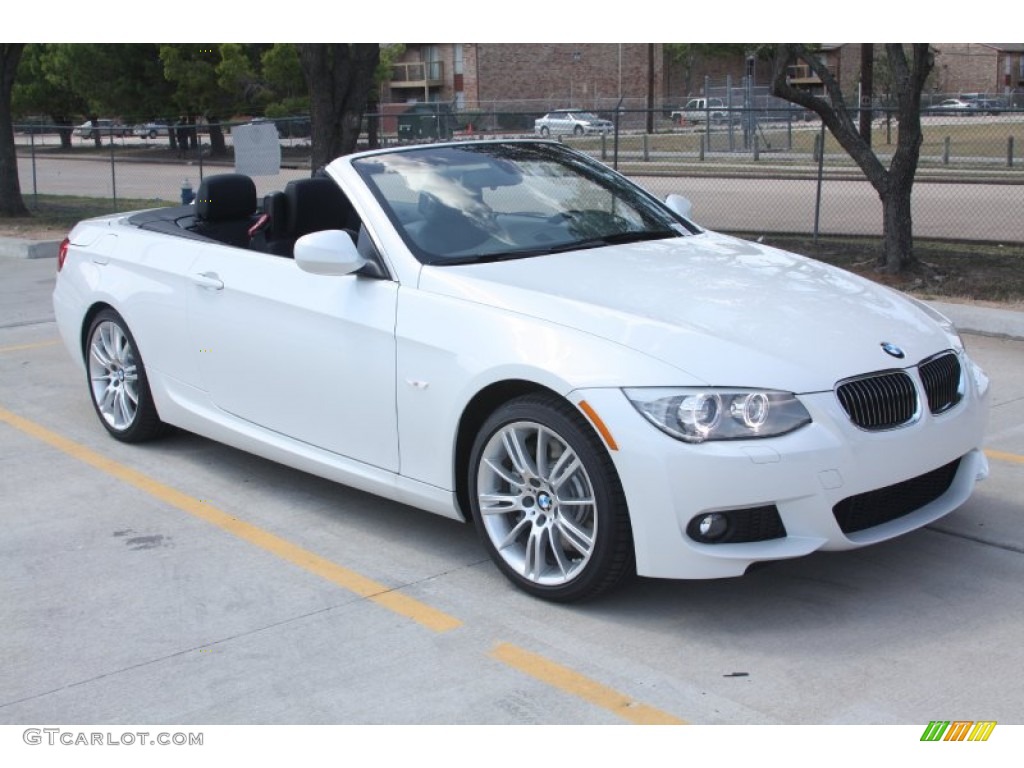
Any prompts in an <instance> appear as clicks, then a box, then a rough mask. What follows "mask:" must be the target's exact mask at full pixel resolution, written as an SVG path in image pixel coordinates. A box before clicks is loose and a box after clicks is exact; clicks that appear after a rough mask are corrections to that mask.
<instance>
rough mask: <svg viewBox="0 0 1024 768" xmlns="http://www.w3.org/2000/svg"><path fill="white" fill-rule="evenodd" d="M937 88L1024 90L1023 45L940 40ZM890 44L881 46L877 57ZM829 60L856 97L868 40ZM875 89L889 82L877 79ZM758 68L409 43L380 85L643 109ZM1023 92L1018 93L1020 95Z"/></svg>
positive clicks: (566, 50) (562, 46) (452, 97)
mask: <svg viewBox="0 0 1024 768" xmlns="http://www.w3.org/2000/svg"><path fill="white" fill-rule="evenodd" d="M933 47H934V50H935V69H934V72H933V74H932V77H931V81H930V82H929V85H928V88H927V91H928V92H929V93H932V94H936V95H937V94H952V95H956V94H960V93H985V94H991V95H1011V94H1022V93H1024V44H1021V43H936V44H934V46H933ZM883 51H884V48H883V46H882V45H880V44H878V45H876V46H875V56H876V60H877V58H878V57H879V56H880V55H881V54H882V52H883ZM819 55H820V57H821V59H822V60H823V61H824V62H825V64H826V65H827V66H828V67H829V68H830V69H831V70H832V72H833V73H834V74H836V75H837V76H838V78H839V82H840V85H841V87H842V89H843V91H844V93H846V94H849V95H850V96H854V95H855V94H856V92H857V84H858V82H859V80H860V59H861V48H860V43H824V44H822V45H821V48H820V53H819ZM875 71H876V83H875V94H876V96H877V95H879V94H880V93H881V88H883V87H884V86H883V85H882V83H879V82H878V78H879V77H880V74H879V72H880V68H879V67H877V66H876V70H875ZM747 74H752V75H753V78H754V81H755V82H756V83H757V84H758V85H760V86H767V85H768V84H769V82H770V80H771V68H770V64H769V62H767V61H763V60H756V59H752V58H748V57H747V56H745V55H743V54H734V55H723V56H704V55H701V54H700V53H699V51H698V52H697V53H695V54H693V55H691V56H688V57H685V58H680V57H679V56H673V55H672V54H671V51H670V50H669V49H668V47H667V46H665V45H663V44H661V43H551V44H540V43H522V44H519V43H408V44H406V48H405V51H404V53H403V55H402V57H401V58H400V60H399V61H398V62H397V63H396V64H395V67H394V70H393V74H392V78H391V80H390V81H389V82H387V83H385V84H384V85H383V86H382V93H381V101H382V103H384V104H402V103H408V102H412V101H435V102H443V103H448V104H452V105H454V107H455V108H456V109H457V110H460V111H461V110H478V109H483V110H497V111H501V110H508V111H515V110H523V111H540V112H544V111H547V110H549V109H555V108H559V107H576V108H584V109H594V110H599V109H611V108H613V107H614V106H615V105H616V104H617V103H618V101H619V99H620V98H621V99H622V104H623V107H624V108H626V109H643V108H645V107H646V106H647V103H648V102H647V100H648V94H650V95H651V96H652V97H653V104H654V106H655V107H656V108H659V107H662V106H664V105H667V104H679V103H681V102H682V101H683V100H684V99H685V98H686V97H688V96H694V95H700V94H702V93H703V91H704V87H705V83H708V82H711V83H714V84H715V85H716V86H721V85H722V84H723V83H724V82H725V81H726V80H730V81H731V82H732V83H733V85H734V86H739V85H740V83H741V82H742V80H743V78H744V76H746V75H747ZM791 77H792V78H793V79H794V81H796V82H799V83H800V84H802V85H804V86H805V87H808V88H812V89H814V88H815V87H816V86H817V87H820V82H819V81H818V80H817V77H815V76H814V74H813V72H811V71H810V68H809V67H806V66H797V67H794V68H792V73H791ZM1018 98H1019V97H1018Z"/></svg>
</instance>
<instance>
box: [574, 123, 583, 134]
mask: <svg viewBox="0 0 1024 768" xmlns="http://www.w3.org/2000/svg"><path fill="white" fill-rule="evenodd" d="M572 132H573V133H574V134H575V135H577V136H582V135H583V126H582V125H577V126H576V127H575V128H573V129H572Z"/></svg>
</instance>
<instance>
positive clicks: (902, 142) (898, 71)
mask: <svg viewBox="0 0 1024 768" xmlns="http://www.w3.org/2000/svg"><path fill="white" fill-rule="evenodd" d="M910 49H911V55H910V57H909V61H908V57H907V52H906V50H905V49H904V46H903V45H901V44H900V43H887V44H886V54H887V56H888V59H889V62H890V65H891V66H892V69H893V75H894V79H895V95H896V98H897V103H898V107H899V109H898V118H899V135H898V138H897V141H896V150H895V151H894V152H893V154H892V160H891V161H890V163H889V167H888V169H887V168H885V167H884V166H883V165H882V163H881V161H880V160H879V158H878V156H877V155H876V154H875V153H874V152H873V151H872V149H871V144H870V142H869V141H867V140H865V138H864V136H862V135H861V133H860V132H859V131H858V129H857V127H856V126H855V125H854V123H853V120H852V119H851V117H850V113H849V112H848V110H847V109H846V104H845V102H844V100H843V94H842V91H841V90H840V88H839V83H838V82H837V81H836V79H835V78H834V77H833V76H832V73H831V72H829V70H828V68H827V67H826V66H825V65H824V63H823V62H822V61H821V60H820V59H819V58H818V57H817V56H816V55H814V53H813V52H812V51H810V50H809V49H808V48H807V47H806V46H803V45H800V44H798V43H780V44H779V45H778V46H777V48H776V51H775V63H774V75H773V79H772V92H773V93H774V94H775V95H776V96H781V97H782V98H784V99H786V100H787V101H791V102H793V103H794V104H799V105H800V106H802V107H804V108H806V109H810V110H812V111H813V112H815V113H816V114H817V115H818V116H819V117H821V119H822V121H823V122H824V123H825V125H826V126H827V127H828V129H829V130H830V131H831V132H832V135H833V136H835V138H836V140H837V141H838V142H839V143H840V144H841V145H842V147H843V149H845V150H846V151H847V152H848V153H849V154H850V157H852V158H853V160H854V161H855V162H856V163H857V165H858V166H860V169H861V170H862V171H863V172H864V176H865V178H867V180H868V181H869V182H871V186H872V187H874V189H875V191H876V192H877V193H878V197H879V199H881V201H882V244H883V254H882V258H881V260H880V262H879V268H880V269H882V270H885V271H887V272H902V271H905V270H909V269H910V268H912V267H913V266H915V264H916V262H915V260H914V251H913V224H912V219H911V211H910V199H911V192H912V191H913V188H914V176H915V174H916V173H917V163H918V159H919V158H920V155H921V143H922V136H921V91H922V89H923V88H924V83H925V80H926V78H927V77H928V73H929V72H930V71H931V69H932V66H933V63H934V62H933V60H932V56H931V51H930V47H929V45H928V44H927V43H914V44H913V45H911V46H910ZM797 60H802V61H804V62H806V63H807V65H808V66H810V68H811V69H812V70H813V71H814V73H815V74H816V75H817V76H818V78H819V79H820V80H821V81H822V84H823V85H824V86H825V91H826V94H827V96H828V99H827V100H826V99H824V98H821V97H819V96H816V95H814V94H812V93H810V92H809V91H805V90H802V89H800V88H797V87H795V86H793V85H791V84H790V83H789V80H788V77H787V66H788V65H789V64H790V63H792V62H794V61H797ZM869 128H870V126H869ZM869 135H870V134H869Z"/></svg>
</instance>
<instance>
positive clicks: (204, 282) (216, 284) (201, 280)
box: [192, 272, 224, 291]
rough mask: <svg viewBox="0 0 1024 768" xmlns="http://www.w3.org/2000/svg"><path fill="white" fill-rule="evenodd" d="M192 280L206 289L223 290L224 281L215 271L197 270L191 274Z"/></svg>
mask: <svg viewBox="0 0 1024 768" xmlns="http://www.w3.org/2000/svg"><path fill="white" fill-rule="evenodd" d="M192 282H193V283H195V284H196V285H198V286H199V287H200V288H205V289H206V290H208V291H223V290H224V281H223V280H221V279H220V276H219V275H218V274H217V273H216V272H198V273H196V274H194V275H192Z"/></svg>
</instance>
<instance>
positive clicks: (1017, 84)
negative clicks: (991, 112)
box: [798, 43, 1024, 97]
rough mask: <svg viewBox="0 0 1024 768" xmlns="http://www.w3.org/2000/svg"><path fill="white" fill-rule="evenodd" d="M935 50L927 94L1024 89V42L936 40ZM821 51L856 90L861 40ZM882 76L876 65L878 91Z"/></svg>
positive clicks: (847, 87) (878, 49)
mask: <svg viewBox="0 0 1024 768" xmlns="http://www.w3.org/2000/svg"><path fill="white" fill-rule="evenodd" d="M932 50H933V52H934V55H935V66H934V68H933V69H932V74H931V76H930V79H929V82H928V84H927V86H926V88H925V92H926V93H927V94H935V95H936V97H939V96H947V95H948V96H956V95H959V94H966V93H981V94H988V95H991V96H1010V95H1012V94H1015V93H1018V92H1020V91H1022V90H1024V43H933V44H932ZM874 53H875V61H876V63H877V62H878V61H879V57H880V56H881V55H882V54H883V53H884V47H883V46H882V45H880V44H876V45H875V49H874ZM820 55H821V58H822V60H823V61H824V62H825V64H826V65H827V66H828V67H829V69H830V70H831V71H832V73H833V74H834V75H837V76H838V78H839V84H840V86H841V87H842V89H843V93H844V94H854V93H856V91H857V84H858V82H859V81H860V64H861V51H860V43H826V44H823V45H822V46H821V54H820ZM803 74H805V75H806V76H807V79H806V80H805V81H804V82H805V83H806V84H811V85H813V83H815V82H817V78H815V77H814V76H813V74H811V73H803ZM879 76H880V70H879V68H878V67H877V66H876V69H875V77H876V83H875V93H876V95H877V94H878V93H880V84H879V82H878V78H879ZM798 82H800V81H799V80H798Z"/></svg>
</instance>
